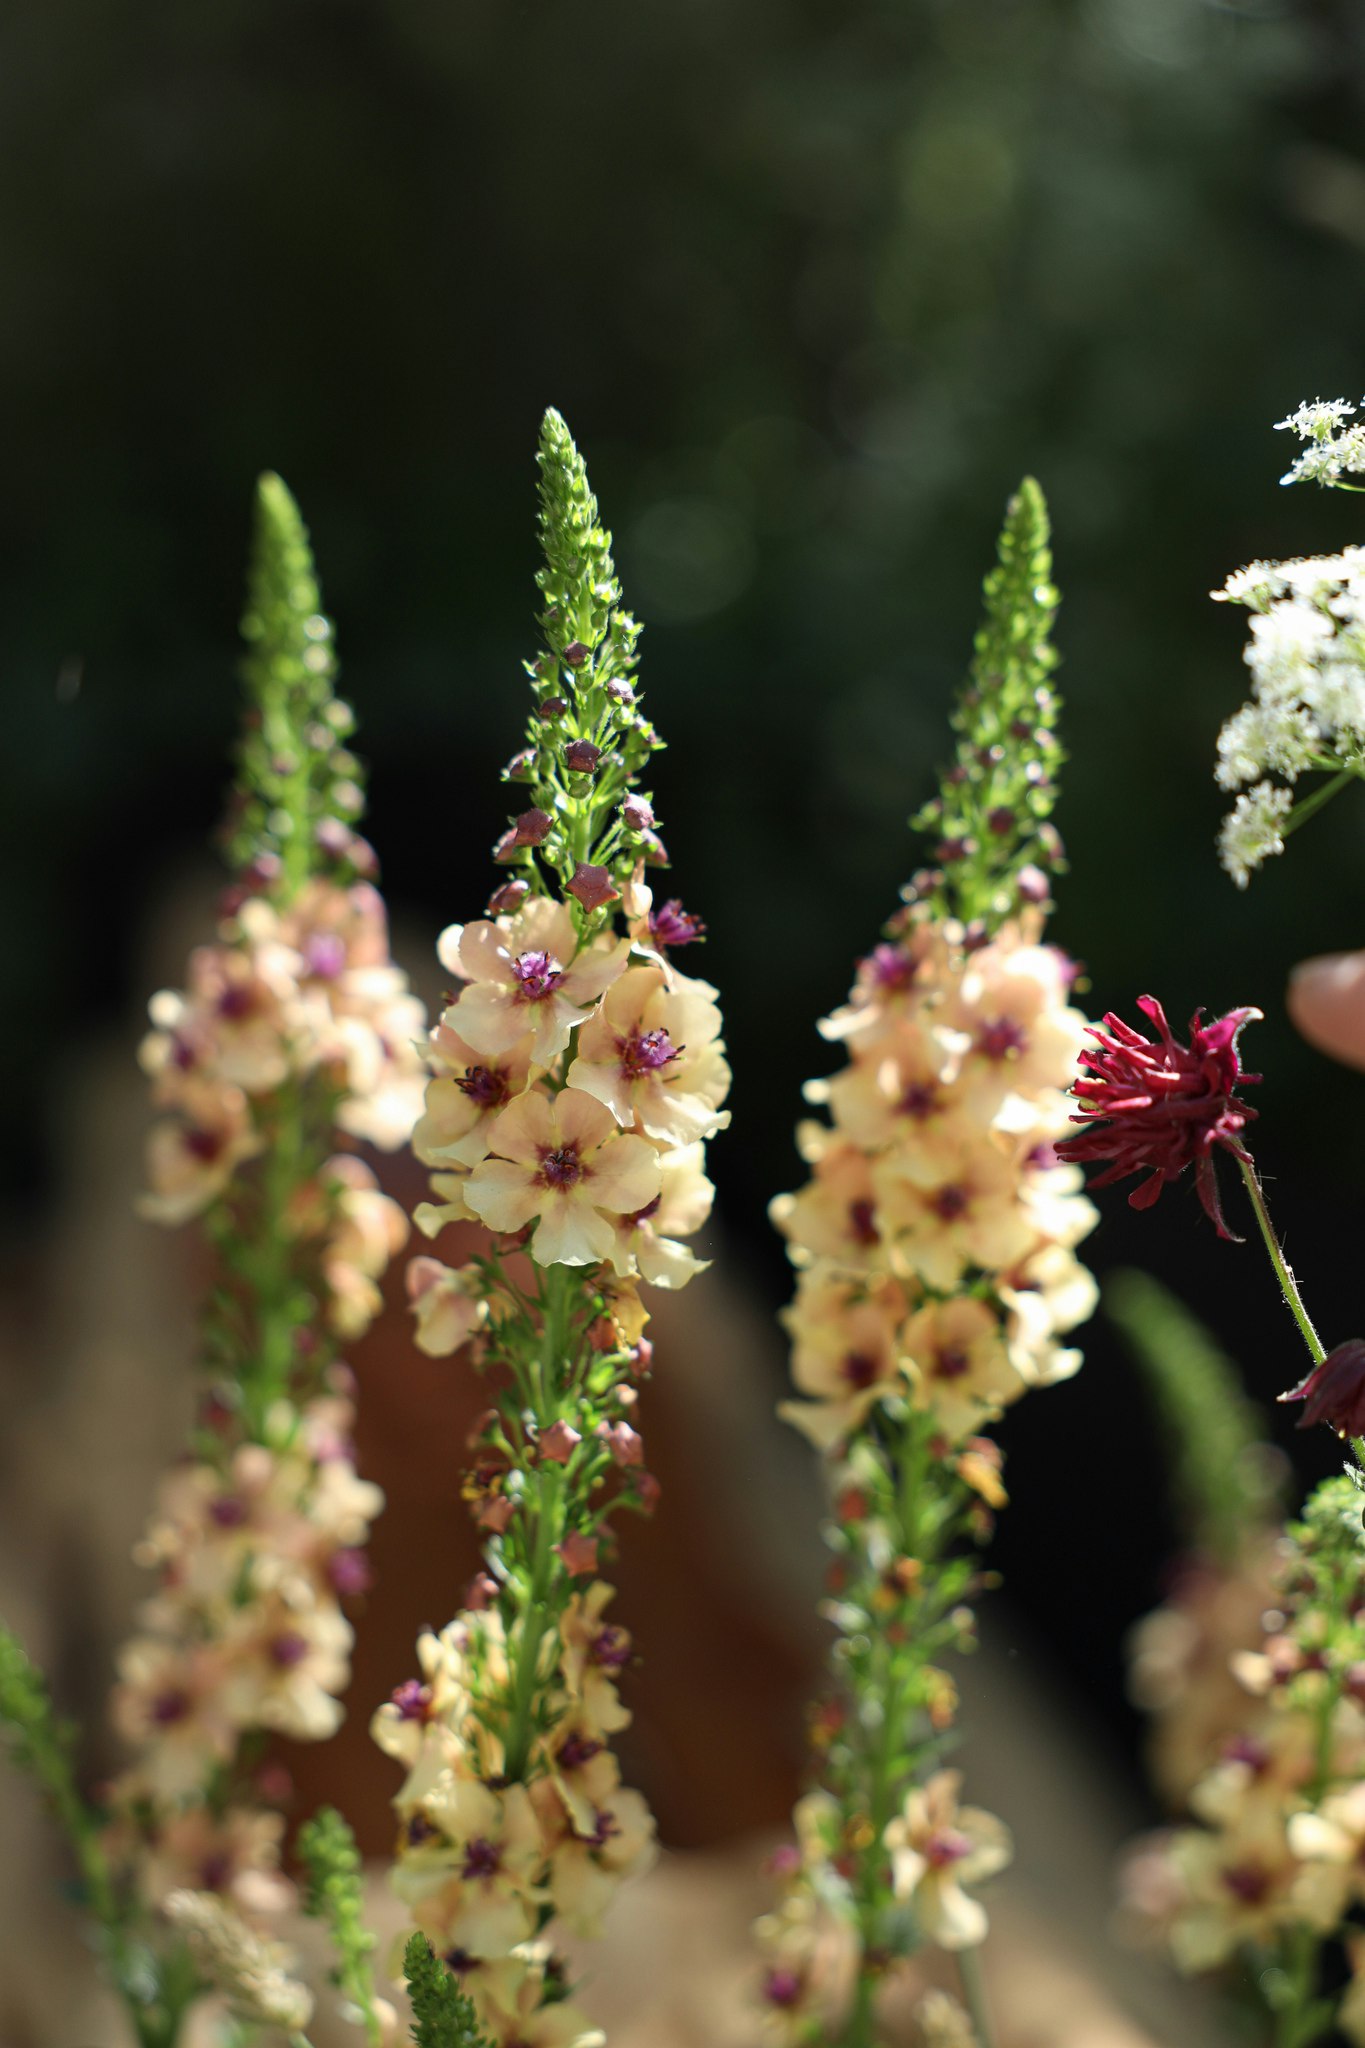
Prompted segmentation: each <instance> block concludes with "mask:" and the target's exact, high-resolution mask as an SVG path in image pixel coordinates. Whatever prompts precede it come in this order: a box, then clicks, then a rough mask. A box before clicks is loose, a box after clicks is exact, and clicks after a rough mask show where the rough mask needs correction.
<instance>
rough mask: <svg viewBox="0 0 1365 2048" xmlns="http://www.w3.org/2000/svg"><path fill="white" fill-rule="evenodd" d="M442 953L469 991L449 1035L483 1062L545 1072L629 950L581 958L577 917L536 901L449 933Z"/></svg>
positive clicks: (589, 952) (594, 951)
mask: <svg viewBox="0 0 1365 2048" xmlns="http://www.w3.org/2000/svg"><path fill="white" fill-rule="evenodd" d="M437 951H438V953H439V955H440V959H441V964H442V966H444V967H448V968H449V969H450V971H451V972H452V973H455V974H461V975H463V976H464V977H465V979H466V984H467V985H466V987H464V988H463V989H461V991H460V994H459V998H458V1000H457V1001H456V1002H455V1003H454V1004H453V1005H452V1007H451V1008H450V1009H449V1010H448V1011H447V1012H446V1017H447V1020H448V1022H449V1024H450V1027H451V1029H452V1030H454V1031H455V1032H457V1033H458V1034H459V1036H460V1037H461V1038H463V1039H464V1040H465V1041H466V1043H467V1044H469V1045H471V1046H473V1048H474V1050H475V1051H476V1052H478V1053H481V1054H483V1055H484V1056H485V1057H487V1056H492V1057H494V1058H502V1057H504V1056H506V1055H507V1054H509V1053H511V1052H512V1051H514V1050H517V1051H522V1052H524V1053H525V1055H526V1056H527V1057H528V1058H529V1059H531V1060H533V1061H534V1062H535V1064H536V1065H537V1066H539V1067H548V1066H549V1065H550V1063H551V1061H552V1060H555V1059H557V1058H558V1057H559V1055H560V1053H562V1052H563V1051H564V1049H565V1047H566V1046H567V1045H568V1043H569V1034H570V1032H571V1031H572V1030H573V1028H574V1026H575V1025H576V1024H582V1023H584V1022H585V1020H586V1019H587V1017H588V1016H589V1015H590V1013H591V1011H592V1009H593V1006H594V1005H595V1003H596V1002H597V1000H598V998H599V997H600V996H601V994H602V993H603V991H604V990H605V989H607V988H609V987H610V985H611V983H612V982H613V981H615V979H616V977H617V976H618V975H619V974H620V973H622V972H623V970H624V968H625V964H626V959H627V956H628V954H629V951H630V948H629V945H628V943H627V942H626V941H625V940H622V941H621V942H620V943H618V944H614V945H613V944H611V943H607V944H605V945H602V944H599V945H594V946H589V947H588V948H587V949H586V950H585V951H584V952H582V953H580V952H579V950H578V933H577V930H576V929H575V926H574V921H573V915H572V913H571V912H570V911H569V910H568V909H567V908H566V907H565V905H564V904H562V903H556V902H553V901H552V900H551V899H550V898H549V897H548V896H532V897H530V898H529V899H528V900H527V902H526V903H525V904H524V905H523V907H522V908H521V909H520V910H519V911H518V912H517V913H516V915H515V916H514V917H510V918H499V919H498V920H497V921H496V923H494V922H491V921H489V920H488V919H486V918H484V919H480V920H479V921H478V922H477V923H475V924H467V925H464V926H463V927H461V926H459V925H451V926H450V928H449V929H448V930H447V931H445V932H443V933H442V935H441V940H440V944H439V946H438V948H437Z"/></svg>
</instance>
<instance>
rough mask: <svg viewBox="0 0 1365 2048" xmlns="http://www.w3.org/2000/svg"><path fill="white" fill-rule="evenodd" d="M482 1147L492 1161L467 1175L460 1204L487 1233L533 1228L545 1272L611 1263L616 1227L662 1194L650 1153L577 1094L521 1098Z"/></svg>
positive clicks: (569, 1090)
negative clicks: (618, 1221)
mask: <svg viewBox="0 0 1365 2048" xmlns="http://www.w3.org/2000/svg"><path fill="white" fill-rule="evenodd" d="M489 1142H490V1154H491V1155H492V1156H490V1157H488V1158H486V1159H484V1160H482V1161H481V1162H480V1163H479V1165H478V1166H477V1167H475V1169H474V1171H473V1172H472V1173H471V1174H470V1176H469V1178H468V1180H467V1181H466V1182H465V1186H464V1200H465V1202H466V1204H467V1206H468V1207H469V1209H470V1210H472V1212H473V1213H474V1215H476V1216H478V1217H480V1218H481V1219H482V1221H483V1222H485V1223H486V1224H487V1225H488V1226H489V1228H490V1229H492V1230H496V1231H499V1232H502V1233H510V1232H514V1231H518V1230H524V1229H525V1228H526V1226H527V1225H528V1224H530V1223H534V1224H535V1225H536V1230H535V1235H534V1237H533V1238H532V1239H531V1256H532V1257H533V1258H534V1259H535V1260H536V1262H537V1263H538V1264H539V1265H542V1266H552V1265H561V1266H588V1265H592V1264H593V1263H594V1261H596V1260H598V1259H608V1258H610V1256H611V1253H612V1248H613V1245H614V1243H615V1227H614V1219H615V1218H616V1217H619V1216H630V1215H634V1214H635V1213H636V1212H637V1211H638V1210H640V1209H643V1208H645V1207H646V1205H647V1204H648V1203H650V1202H652V1201H653V1200H654V1197H655V1196H656V1195H657V1194H658V1193H659V1191H660V1185H661V1182H660V1174H659V1160H658V1155H657V1153H656V1152H655V1150H654V1148H653V1146H652V1145H650V1144H649V1143H648V1141H647V1140H646V1139H644V1138H636V1137H631V1136H628V1135H622V1134H620V1133H619V1132H618V1131H617V1128H616V1123H615V1119H614V1118H613V1117H612V1114H611V1112H610V1110H608V1109H607V1108H605V1107H604V1105H603V1104H602V1103H600V1102H599V1101H597V1099H596V1097H595V1096H592V1095H585V1094H584V1093H583V1091H582V1090H581V1089H578V1088H565V1089H563V1090H562V1091H561V1092H560V1094H558V1095H556V1096H554V1097H550V1096H547V1095H543V1094H541V1093H540V1091H539V1090H537V1089H532V1090H530V1091H528V1092H527V1093H526V1094H525V1095H519V1096H518V1097H517V1099H516V1101H515V1102H513V1103H512V1104H510V1106H509V1107H508V1108H507V1109H505V1110H503V1112H502V1113H501V1115H500V1116H499V1117H498V1119H497V1122H496V1123H495V1124H494V1126H493V1129H492V1132H491V1134H490V1141H489Z"/></svg>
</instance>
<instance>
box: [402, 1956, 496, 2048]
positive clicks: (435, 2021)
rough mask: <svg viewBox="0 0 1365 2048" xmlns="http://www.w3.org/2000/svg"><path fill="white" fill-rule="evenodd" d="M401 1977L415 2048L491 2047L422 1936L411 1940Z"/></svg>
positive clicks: (468, 2006)
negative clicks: (405, 1983) (405, 1986)
mask: <svg viewBox="0 0 1365 2048" xmlns="http://www.w3.org/2000/svg"><path fill="white" fill-rule="evenodd" d="M403 1974H404V1976H405V1977H406V1978H407V1980H408V1996H409V1997H410V1998H411V2000H412V2038H413V2040H414V2041H415V2042H416V2043H417V2048H491V2044H490V2042H489V2039H488V2036H487V2035H486V2034H485V2033H484V2031H483V2029H482V2028H481V2027H480V2025H479V2022H478V2018H477V2016H476V2014H475V2011H474V2008H473V2006H472V2005H471V2003H470V2001H469V2000H468V1999H467V1998H466V1997H465V1995H464V1993H463V1991H461V1989H460V1987H459V1985H458V1984H457V1983H456V1982H455V1979H454V1978H453V1977H452V1976H451V1974H450V1972H449V1970H447V1968H446V1966H445V1964H444V1963H438V1962H437V1960H436V1957H435V1956H434V1955H433V1953H432V1949H431V1943H430V1942H429V1941H428V1940H427V1938H426V1936H425V1935H424V1934H414V1935H412V1936H411V1937H410V1939H409V1941H408V1945H407V1947H406V1949H405V1950H404V1951H403Z"/></svg>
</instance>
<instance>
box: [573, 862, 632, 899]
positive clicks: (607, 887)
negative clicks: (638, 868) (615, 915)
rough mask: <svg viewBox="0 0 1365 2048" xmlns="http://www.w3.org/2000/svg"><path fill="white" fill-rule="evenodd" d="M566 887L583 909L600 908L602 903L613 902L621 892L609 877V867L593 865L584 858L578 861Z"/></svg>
mask: <svg viewBox="0 0 1365 2048" xmlns="http://www.w3.org/2000/svg"><path fill="white" fill-rule="evenodd" d="M568 889H569V894H570V895H571V896H576V897H577V898H578V900H579V902H580V903H581V904H582V905H583V908H584V909H585V910H600V909H601V908H602V905H603V904H604V903H614V902H615V901H616V898H617V897H618V896H619V895H620V893H621V891H620V890H619V889H618V888H617V886H616V884H615V883H614V882H613V881H612V879H611V870H610V868H598V867H594V866H593V864H592V862H591V861H586V860H581V861H579V863H578V866H577V867H576V868H575V869H574V871H573V880H572V881H571V882H570V883H569V885H568Z"/></svg>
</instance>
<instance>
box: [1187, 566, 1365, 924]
mask: <svg viewBox="0 0 1365 2048" xmlns="http://www.w3.org/2000/svg"><path fill="white" fill-rule="evenodd" d="M1212 594H1213V596H1214V598H1215V599H1217V600H1219V601H1220V602H1225V603H1228V604H1241V605H1245V606H1246V607H1247V608H1248V610H1249V611H1250V612H1251V614H1252V619H1251V637H1250V639H1249V640H1248V642H1247V646H1246V651H1245V655H1244V659H1245V661H1246V664H1247V667H1248V668H1249V669H1250V671H1251V677H1252V683H1251V698H1250V701H1249V702H1248V703H1246V704H1244V705H1243V706H1242V708H1241V710H1240V711H1238V712H1235V713H1234V714H1233V716H1232V717H1231V718H1230V719H1229V720H1228V721H1227V724H1226V725H1225V726H1224V727H1223V729H1222V731H1221V733H1220V734H1219V736H1218V766H1217V769H1216V771H1215V772H1216V776H1217V780H1218V783H1219V786H1220V788H1223V789H1240V790H1241V791H1242V794H1241V795H1240V796H1239V797H1238V798H1237V801H1236V803H1235V804H1234V806H1233V808H1232V810H1231V811H1230V812H1229V813H1228V815H1227V817H1226V818H1225V819H1224V821H1223V826H1222V830H1221V832H1220V835H1219V841H1218V848H1219V856H1220V858H1221V860H1222V863H1223V865H1224V867H1225V868H1226V869H1227V871H1228V873H1229V874H1230V875H1231V876H1232V878H1233V880H1234V881H1235V882H1236V884H1237V886H1238V887H1239V888H1245V887H1246V884H1247V879H1248V877H1249V875H1250V874H1251V872H1252V870H1253V869H1255V868H1258V867H1259V866H1260V865H1261V863H1262V862H1263V861H1265V860H1267V859H1269V857H1270V856H1271V855H1272V854H1276V853H1282V852H1283V851H1284V836H1283V835H1284V826H1285V821H1286V819H1287V818H1288V817H1289V814H1290V812H1291V811H1292V810H1293V808H1294V796H1293V792H1292V789H1291V788H1290V787H1288V786H1287V785H1290V784H1293V783H1294V782H1296V781H1297V779H1298V777H1299V776H1300V775H1302V774H1303V773H1305V771H1307V770H1311V769H1318V770H1326V771H1328V772H1337V771H1339V770H1341V769H1343V768H1347V769H1358V768H1360V767H1361V765H1362V763H1363V762H1365V548H1357V547H1350V548H1344V549H1343V550H1342V551H1341V553H1340V554H1338V555H1321V556H1313V557H1310V558H1308V559H1306V560H1301V561H1290V562H1253V563H1251V564H1250V566H1249V567H1248V568H1245V569H1239V570H1238V571H1237V573H1236V574H1235V575H1233V576H1230V577H1229V578H1228V580H1227V582H1226V583H1225V584H1224V585H1223V588H1222V589H1221V590H1215V591H1214V592H1213V593H1212ZM1272 775H1273V776H1278V777H1279V778H1280V780H1279V781H1278V782H1274V781H1270V780H1269V779H1268V778H1269V777H1270V776H1272ZM1248 783H1249V784H1251V785H1252V786H1251V787H1250V788H1249V789H1248V788H1245V787H1244V785H1245V784H1248Z"/></svg>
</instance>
